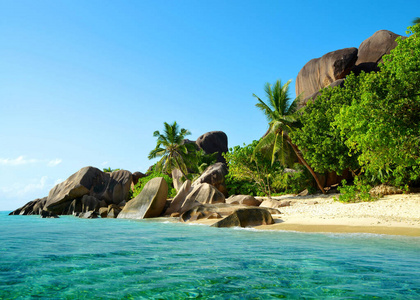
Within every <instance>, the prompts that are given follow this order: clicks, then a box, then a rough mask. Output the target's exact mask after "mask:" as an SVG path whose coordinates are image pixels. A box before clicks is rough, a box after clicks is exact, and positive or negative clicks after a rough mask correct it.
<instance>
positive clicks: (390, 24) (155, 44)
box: [0, 0, 420, 210]
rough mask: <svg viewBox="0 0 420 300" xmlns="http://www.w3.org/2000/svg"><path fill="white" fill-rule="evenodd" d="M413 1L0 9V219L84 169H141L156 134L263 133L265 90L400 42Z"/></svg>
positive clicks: (247, 136)
mask: <svg viewBox="0 0 420 300" xmlns="http://www.w3.org/2000/svg"><path fill="white" fill-rule="evenodd" d="M419 16H420V1H418V0H413V1H389V2H386V3H385V1H376V0H371V1H359V0H355V1H352V2H351V3H350V2H334V4H331V2H330V1H308V0H301V1H280V0H278V1H274V0H272V1H269V0H253V1H247V0H241V1H236V0H229V1H226V0H223V1H219V0H212V1H210V0H191V1H188V0H178V1H175V0H166V1H160V0H154V1H142V0H132V1H127V0H118V1H116V0H115V1H107V0H98V1H96V0H83V1H81V0H60V1H56V0H37V1H33V0H29V1H25V0H0V137H1V144H0V145H1V147H0V210H14V209H16V208H18V207H20V206H22V205H24V204H25V203H26V202H28V201H31V200H34V199H36V198H41V197H45V196H47V195H48V192H49V190H50V189H51V188H52V187H53V186H54V185H55V184H57V183H59V182H62V181H63V180H65V179H66V178H68V177H69V176H70V175H71V174H73V173H75V172H77V171H78V170H79V169H81V168H83V167H85V166H94V167H97V168H99V169H103V168H107V167H111V168H113V169H115V168H121V169H126V170H129V171H131V172H135V171H141V172H145V171H146V170H147V169H148V168H149V166H150V165H152V164H153V163H154V162H155V161H150V160H148V158H147V156H148V153H149V152H150V151H151V150H152V149H153V148H154V147H155V146H156V139H155V138H154V137H153V132H154V131H155V130H160V131H162V129H163V123H164V122H168V123H172V122H174V121H177V123H178V124H179V125H180V127H181V128H186V129H188V130H190V131H191V135H190V136H188V138H189V139H191V140H195V139H197V138H198V137H199V136H200V135H202V134H204V133H206V132H209V131H214V130H221V131H224V132H225V133H226V134H227V136H228V143H229V147H233V146H235V145H243V144H244V143H246V144H248V143H250V142H252V141H253V140H255V139H259V138H260V137H261V136H262V135H263V134H264V133H265V131H266V130H267V128H268V124H267V121H266V119H265V117H264V115H263V114H262V113H261V112H260V111H259V110H258V109H257V108H256V107H255V104H256V99H255V98H254V97H252V94H253V93H255V94H256V95H258V96H259V97H260V98H262V99H265V95H264V85H265V83H266V82H270V83H274V82H275V81H276V80H277V79H280V80H282V82H284V83H285V82H286V81H287V80H289V79H292V80H293V82H292V84H291V89H290V92H291V96H292V97H295V86H294V82H295V79H296V76H297V74H298V72H299V71H300V69H301V68H302V67H303V66H304V65H305V64H306V63H307V62H308V61H309V60H311V59H313V58H317V57H320V56H322V55H324V54H325V53H327V52H330V51H334V50H338V49H342V48H347V47H358V46H359V45H360V43H361V42H362V41H363V40H365V39H367V38H368V37H370V36H371V35H372V34H373V33H375V32H376V31H377V30H381V29H387V30H390V31H393V32H395V33H397V34H405V31H406V28H407V26H409V25H410V24H411V22H412V20H413V19H414V18H415V17H419Z"/></svg>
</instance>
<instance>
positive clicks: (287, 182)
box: [272, 164, 316, 194]
mask: <svg viewBox="0 0 420 300" xmlns="http://www.w3.org/2000/svg"><path fill="white" fill-rule="evenodd" d="M293 168H294V170H295V171H296V172H287V173H286V172H284V173H281V174H279V175H278V176H276V177H275V178H274V179H273V183H272V188H273V189H274V190H275V192H276V193H287V194H297V193H300V192H301V191H303V190H305V189H308V191H309V193H313V192H315V191H316V188H315V182H314V178H313V177H312V175H311V173H310V172H309V171H308V169H306V168H305V167H304V166H302V165H300V164H295V165H294V166H293Z"/></svg>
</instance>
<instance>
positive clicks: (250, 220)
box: [10, 131, 278, 227]
mask: <svg viewBox="0 0 420 300" xmlns="http://www.w3.org/2000/svg"><path fill="white" fill-rule="evenodd" d="M186 142H191V141H186ZM192 143H194V142H192ZM195 143H196V144H197V147H199V148H201V149H203V150H204V151H205V152H206V153H216V152H217V153H218V162H217V163H215V164H213V165H211V166H209V167H208V168H207V169H206V170H205V171H204V172H203V173H202V174H201V176H200V177H198V178H197V179H196V180H195V181H194V182H191V181H190V180H186V181H185V182H183V183H182V184H179V186H175V187H176V189H177V190H178V193H177V195H176V196H175V197H174V198H173V199H168V190H169V187H168V184H167V182H166V181H165V180H164V179H163V178H161V177H157V178H153V179H152V180H150V181H149V182H147V183H146V184H145V186H144V188H143V189H142V191H141V192H140V194H139V195H137V196H136V197H135V198H133V199H130V188H132V187H133V185H134V184H136V183H137V182H138V180H139V179H140V178H141V177H143V176H145V175H144V174H142V173H140V172H135V173H131V172H129V171H127V170H119V171H115V172H111V173H106V172H102V171H101V170H99V169H97V168H94V167H85V168H82V169H80V170H79V171H78V172H76V173H74V174H73V175H71V176H70V177H69V178H67V180H65V181H63V182H62V183H59V184H57V185H56V186H54V187H53V188H52V189H51V191H50V192H49V194H48V196H47V197H45V198H42V199H36V200H34V201H30V202H28V203H27V204H26V205H24V206H23V207H21V208H19V209H17V210H15V211H13V212H12V213H10V214H11V215H41V217H43V218H47V217H58V216H59V215H74V216H78V217H80V218H98V217H101V218H119V219H145V218H155V217H162V216H166V217H176V218H179V219H180V220H181V221H183V222H190V221H195V220H199V219H211V218H213V219H221V220H224V218H225V217H227V216H230V218H229V219H227V220H226V221H223V222H222V223H220V222H217V224H218V225H214V226H215V227H227V226H242V227H247V226H256V225H266V224H272V223H273V220H272V217H271V214H270V210H269V209H265V208H258V206H259V205H260V204H261V201H259V200H257V199H255V198H254V197H252V196H246V195H237V196H233V197H230V198H228V199H226V197H227V189H226V185H225V175H226V174H227V173H228V169H227V166H226V162H225V160H224V158H223V156H222V153H225V152H227V151H228V146H227V136H226V134H225V133H224V132H221V131H213V132H208V133H206V134H204V135H202V136H200V137H199V138H198V139H197V141H196V142H195ZM174 179H175V178H174ZM174 182H175V180H174ZM251 208H252V209H251ZM271 211H272V212H276V213H278V211H277V210H271ZM250 216H252V217H250ZM219 223H220V224H219Z"/></svg>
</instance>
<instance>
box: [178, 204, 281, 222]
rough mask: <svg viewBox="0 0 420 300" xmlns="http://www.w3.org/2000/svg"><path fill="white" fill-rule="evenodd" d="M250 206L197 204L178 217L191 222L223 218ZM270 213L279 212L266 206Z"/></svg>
mask: <svg viewBox="0 0 420 300" xmlns="http://www.w3.org/2000/svg"><path fill="white" fill-rule="evenodd" d="M245 208H250V207H249V206H246V205H240V204H236V205H235V204H227V203H217V204H198V205H196V206H194V207H193V208H191V209H189V210H187V211H185V212H183V213H182V214H181V215H180V219H181V221H183V222H191V221H196V220H199V219H212V218H213V219H214V218H220V217H222V218H224V217H227V216H229V215H231V214H233V213H234V212H235V211H237V210H239V209H245ZM266 210H267V211H268V212H270V213H271V214H279V213H280V212H279V211H278V210H277V209H274V208H266Z"/></svg>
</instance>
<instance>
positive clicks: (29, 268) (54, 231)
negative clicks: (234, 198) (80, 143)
mask: <svg viewBox="0 0 420 300" xmlns="http://www.w3.org/2000/svg"><path fill="white" fill-rule="evenodd" d="M419 253H420V238H418V237H414V238H413V237H401V236H381V235H370V234H313V233H296V232H272V231H264V232H261V231H258V232H257V231H254V230H244V229H221V228H210V227H207V226H199V225H195V226H193V225H186V224H181V223H170V222H167V221H166V222H165V221H164V220H162V219H161V220H142V221H132V220H119V219H93V220H92V219H87V220H86V219H78V218H75V217H71V216H63V217H61V218H59V219H41V218H39V217H38V216H7V214H6V213H5V212H0V299H15V298H16V299H17V298H18V299H33V298H44V299H45V298H47V299H96V298H101V299H185V298H202V299H277V298H306V299H320V298H335V299H342V298H358V299H372V298H373V297H379V298H382V299H419V298H420V254H419Z"/></svg>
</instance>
